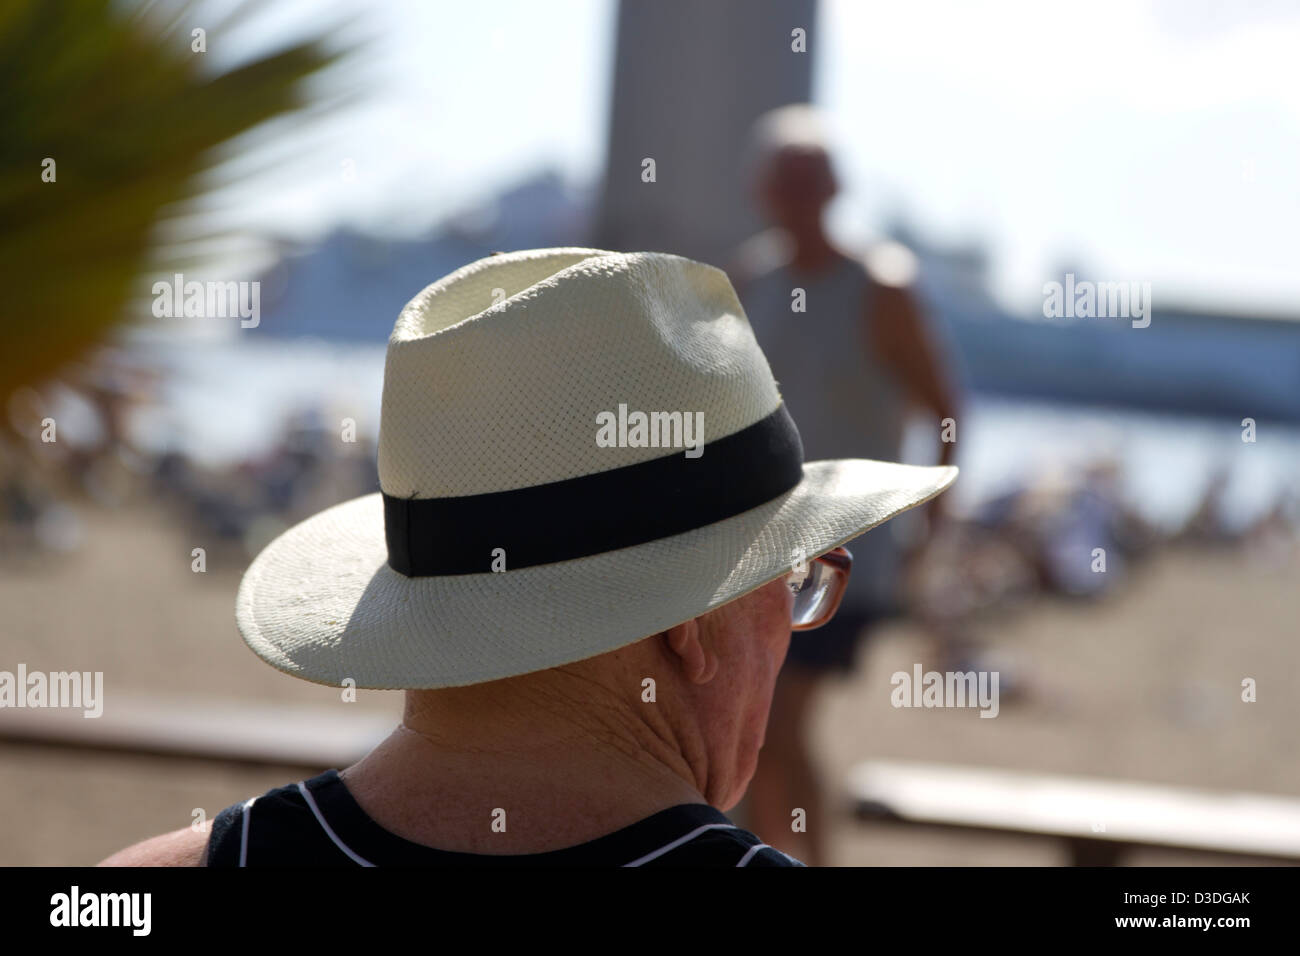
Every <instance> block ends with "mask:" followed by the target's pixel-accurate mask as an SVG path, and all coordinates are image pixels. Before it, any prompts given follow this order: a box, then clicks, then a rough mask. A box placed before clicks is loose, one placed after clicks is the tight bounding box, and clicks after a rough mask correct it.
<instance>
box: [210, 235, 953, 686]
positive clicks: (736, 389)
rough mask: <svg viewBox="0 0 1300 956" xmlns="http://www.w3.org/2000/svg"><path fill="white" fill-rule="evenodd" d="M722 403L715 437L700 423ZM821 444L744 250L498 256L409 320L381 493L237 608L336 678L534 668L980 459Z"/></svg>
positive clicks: (764, 566)
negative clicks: (813, 450) (710, 259)
mask: <svg viewBox="0 0 1300 956" xmlns="http://www.w3.org/2000/svg"><path fill="white" fill-rule="evenodd" d="M620 406H623V408H622V409H620ZM672 412H680V413H682V416H681V418H680V419H676V420H674V419H672V418H671V417H670V416H668V415H664V414H661V415H658V416H656V417H655V418H654V419H652V420H650V421H651V426H650V428H649V429H647V428H646V427H645V425H646V419H644V418H638V417H637V413H643V414H644V415H646V416H648V415H650V414H651V413H672ZM701 416H702V418H701ZM615 420H616V421H617V428H615V427H614V426H613V425H612V424H611V423H612V422H614V421H615ZM677 421H681V422H682V423H683V428H682V434H681V435H679V434H678V433H677V431H676V430H675V427H674V426H675V425H676V422H677ZM701 422H702V425H703V445H702V454H701V453H700V451H701V448H700V447H698V446H697V447H695V448H691V447H689V445H688V444H687V443H688V442H689V440H692V438H693V439H694V440H696V441H698V438H699V436H698V435H695V436H691V434H690V431H689V429H687V428H686V427H685V426H686V425H691V424H694V425H697V426H698V425H699V424H701ZM669 423H671V424H669ZM649 433H653V434H649ZM611 439H615V440H611ZM661 439H662V440H661ZM651 442H653V444H652V443H651ZM677 444H683V445H686V447H673V446H675V445H677ZM665 445H667V446H669V447H667V448H666V447H664V446H665ZM802 459H803V452H802V447H801V446H800V444H799V439H798V433H797V431H795V428H794V424H793V422H792V421H791V420H790V416H789V414H788V413H787V412H786V411H785V406H784V404H783V403H782V401H781V396H780V394H779V393H778V391H777V384H776V382H775V381H774V380H773V378H772V373H771V371H770V369H769V368H768V364H767V360H766V358H764V356H763V353H762V351H761V350H760V349H759V347H758V344H757V343H756V342H755V340H754V335H753V333H752V332H751V330H750V327H749V323H748V321H747V320H746V318H745V313H744V311H743V309H742V308H741V306H740V303H739V301H737V299H736V294H735V291H734V290H733V289H732V287H731V283H730V282H729V281H728V279H727V276H726V275H725V274H724V273H723V272H722V271H721V270H719V269H715V268H713V267H712V266H707V265H704V264H702V263H699V262H694V261H692V260H690V259H684V258H681V257H679V256H673V255H666V254H661V253H644V252H636V253H615V252H606V251H603V250H597V249H541V250H531V251H526V252H514V253H508V254H498V255H495V256H491V257H489V258H486V259H481V260H479V261H478V262H474V263H471V264H470V265H467V266H465V267H464V268H462V269H458V270H457V271H456V272H453V273H452V274H451V275H449V276H447V277H445V278H443V279H440V280H439V281H437V282H435V283H434V284H433V285H431V286H429V287H428V288H426V289H425V290H424V291H423V292H421V293H420V294H419V295H417V296H416V297H415V298H414V299H412V300H411V302H410V303H409V304H407V306H406V307H405V308H404V309H403V310H402V312H401V315H400V316H399V317H398V319H397V324H396V326H395V328H394V329H393V333H392V336H391V337H390V339H389V342H388V357H387V363H386V366H385V371H384V393H383V406H382V423H381V427H380V434H379V479H380V487H381V489H382V491H381V492H380V493H375V494H370V495H365V496H363V497H360V498H356V499H353V500H351V501H347V502H344V503H343V504H340V505H336V506H334V507H332V508H329V509H327V510H325V511H323V512H321V513H319V514H317V515H314V516H313V517H311V518H308V519H307V520H306V521H303V522H302V523H301V524H298V525H296V526H295V527H293V528H291V529H289V530H288V531H286V532H285V533H284V534H282V535H280V537H278V538H276V539H275V540H274V541H272V542H271V544H269V545H268V546H267V547H266V548H265V550H263V551H262V552H261V554H259V555H258V556H257V558H256V559H255V560H254V561H253V563H252V564H251V565H250V567H249V568H248V571H247V572H246V573H245V575H244V578H243V581H242V582H241V584H240V587H239V596H238V600H237V608H236V617H237V620H238V624H239V630H240V632H241V633H242V635H243V638H244V640H245V642H247V644H248V646H249V647H250V648H252V649H253V651H254V652H256V653H257V655H258V656H259V657H261V658H262V659H263V660H265V661H266V662H267V663H269V664H271V665H273V666H275V667H277V668H279V669H280V670H282V671H284V672H286V673H288V674H291V675H293V676H295V677H300V678H303V679H305V680H309V681H314V682H316V683H321V684H332V685H335V686H339V685H342V683H343V682H344V680H346V679H348V678H351V679H352V680H354V681H355V682H356V686H357V687H366V688H376V689H399V688H408V689H414V688H437V687H454V686H461V685H466V684H476V683H481V682H484V681H491V680H497V679H500V678H505V677H512V676H515V675H519V674H526V673H530V672H532V671H538V670H544V669H546V668H550V667H556V666H559V665H561V664H566V663H570V662H572V661H577V660H581V659H583V658H588V657H593V656H595V655H598V654H603V653H606V652H608V651H613V650H615V649H617V648H620V647H623V646H625V645H628V644H632V643H634V642H636V641H639V640H641V639H643V638H646V637H649V636H651V635H654V634H657V633H659V632H660V631H663V630H665V629H667V628H669V627H672V626H673V625H676V624H680V623H682V622H683V621H688V620H690V619H691V618H694V617H697V616H699V615H701V614H704V613H706V612H708V611H710V610H712V609H714V608H716V607H719V606H720V605H723V604H726V603H727V602H728V601H732V600H734V599H735V598H738V597H740V596H741V595H744V594H746V593H748V592H750V591H752V590H754V589H756V588H758V587H761V586H762V585H764V584H766V583H768V582H769V581H772V580H775V579H776V578H779V577H781V576H782V575H784V574H786V573H787V572H788V571H789V570H790V569H791V566H792V564H794V563H796V562H797V561H799V560H800V559H801V556H802V557H806V558H807V559H809V560H810V559H811V558H813V557H815V556H817V555H819V554H823V553H825V552H826V551H829V550H831V549H832V548H835V547H837V546H839V545H841V544H844V543H845V542H846V541H848V540H850V539H852V538H854V537H856V536H857V535H859V534H862V533H863V532H864V531H867V530H869V529H871V528H873V527H875V526H876V525H878V524H880V523H881V522H883V521H886V520H888V519H889V518H891V517H893V516H894V515H896V514H898V513H899V512H901V511H904V510H906V509H908V508H911V507H913V506H914V505H918V504H921V503H922V502H924V501H926V500H928V499H930V498H932V497H934V496H935V495H937V494H938V493H939V492H940V491H942V490H943V489H945V488H947V487H948V485H950V484H951V483H952V481H953V479H954V478H955V477H956V475H957V469H955V468H951V467H915V466H909V465H901V464H894V463H888V462H879V461H867V460H857V459H854V460H839V461H817V462H809V463H803V461H802ZM503 568H504V570H503Z"/></svg>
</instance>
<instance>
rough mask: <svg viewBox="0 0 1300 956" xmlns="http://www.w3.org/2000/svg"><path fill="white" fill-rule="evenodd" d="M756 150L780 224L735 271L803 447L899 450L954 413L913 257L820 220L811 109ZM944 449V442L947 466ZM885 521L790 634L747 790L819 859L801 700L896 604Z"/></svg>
mask: <svg viewBox="0 0 1300 956" xmlns="http://www.w3.org/2000/svg"><path fill="white" fill-rule="evenodd" d="M754 148H755V155H754V167H753V176H754V188H755V191H756V198H757V201H758V202H759V204H760V206H761V208H762V210H763V212H764V214H765V215H766V216H767V218H768V219H769V220H770V221H771V222H772V223H773V225H774V226H775V227H776V228H775V229H773V230H769V231H768V232H766V233H763V234H761V235H760V236H758V237H756V238H755V239H753V240H750V242H748V243H746V244H745V246H743V247H742V249H741V251H740V255H739V257H738V262H737V263H736V268H735V270H734V272H735V276H734V278H735V280H736V285H737V287H738V290H739V293H740V297H741V301H742V302H743V304H744V306H745V311H746V312H747V313H748V316H749V319H750V323H751V325H752V326H753V329H754V333H755V336H756V337H757V339H758V342H759V344H760V346H761V347H762V349H763V351H764V352H765V353H766V354H767V357H768V361H769V363H770V364H771V367H772V372H773V375H774V376H775V378H776V380H777V383H778V386H779V388H780V389H781V394H782V397H783V398H784V400H785V402H786V404H787V405H788V406H789V407H790V411H791V413H792V414H793V415H794V416H795V418H796V419H797V420H798V421H799V423H800V425H799V428H800V433H801V435H802V436H803V444H804V449H805V451H806V454H807V455H808V456H809V457H810V458H852V457H858V458H874V459H878V460H882V461H897V460H898V459H899V456H900V454H901V446H902V438H903V427H904V424H905V421H906V417H907V414H908V412H909V407H910V406H920V407H921V409H923V410H924V414H925V415H926V417H929V418H932V420H933V421H934V423H935V428H936V435H937V434H938V428H939V423H940V421H941V420H942V419H944V418H949V417H952V418H954V419H955V418H956V404H955V401H954V396H953V390H952V388H951V386H950V385H949V382H948V380H947V377H946V376H945V374H944V372H943V371H942V369H941V365H940V362H939V359H938V355H937V352H936V350H935V348H934V347H933V346H932V344H931V343H930V340H929V337H928V335H927V332H926V328H925V322H924V320H923V318H922V315H921V312H920V308H919V306H918V303H917V301H916V298H915V297H914V296H913V294H912V293H911V292H910V291H909V289H908V286H909V285H910V283H911V281H912V279H913V277H914V275H915V272H916V266H915V259H914V257H913V256H912V254H911V253H910V252H908V251H907V250H906V249H904V248H903V247H902V246H899V245H898V244H897V243H885V244H882V245H880V246H877V247H874V248H872V249H870V250H868V251H867V252H866V253H865V254H864V255H862V256H855V255H850V254H846V253H844V252H842V251H840V250H839V249H837V248H835V246H834V245H833V244H832V243H831V241H830V239H829V238H828V237H827V235H826V232H825V229H824V227H823V222H822V218H823V213H824V211H825V208H826V206H827V204H828V203H829V202H830V200H831V199H832V198H833V197H834V195H835V193H836V189H837V184H836V180H835V175H834V172H833V169H832V165H831V160H830V155H829V152H828V149H827V146H826V140H825V137H824V136H823V134H822V131H821V127H820V123H819V122H818V119H817V116H816V114H815V112H814V111H813V110H812V108H811V107H808V106H804V105H796V106H787V107H782V108H781V109H778V110H774V111H772V112H771V113H768V114H766V115H765V116H763V117H761V118H760V119H759V121H758V123H757V124H756V126H755V143H754ZM952 450H953V446H952V444H951V443H945V442H940V448H939V457H940V462H941V463H942V464H945V465H946V464H950V459H951V458H952ZM931 516H932V518H933V511H931ZM890 531H891V529H890V528H888V527H881V528H879V529H876V530H875V531H873V532H870V533H868V534H866V535H864V536H863V537H861V538H859V539H858V540H857V541H856V542H854V545H853V549H852V550H853V555H854V559H855V562H856V563H857V565H858V571H857V573H855V574H854V576H853V577H852V579H851V580H850V582H849V587H848V593H847V594H846V595H845V597H844V603H843V604H842V605H841V608H840V613H839V615H838V616H837V617H836V618H835V619H834V620H833V621H832V622H831V623H830V624H828V625H826V626H825V627H823V628H820V629H819V630H818V631H817V632H816V633H812V634H796V635H795V636H794V638H793V640H792V641H791V643H790V650H789V653H788V655H787V657H786V663H785V666H784V667H783V668H782V670H781V674H780V677H779V679H778V682H777V687H776V693H775V698H774V700H773V702H772V713H771V719H770V720H769V722H768V730H767V739H766V743H765V746H764V748H763V751H762V754H761V756H760V759H759V765H758V771H757V773H756V774H755V775H754V779H753V783H752V785H751V787H750V791H749V793H750V799H749V802H750V813H751V815H752V820H751V821H750V825H751V827H752V829H754V830H755V831H756V832H758V833H759V834H761V835H762V837H763V839H765V840H769V841H771V843H772V844H773V845H774V846H778V847H781V848H783V849H785V850H786V851H788V852H792V853H793V852H795V851H797V855H798V856H799V857H800V858H801V859H803V860H805V861H807V862H808V863H809V864H811V865H814V866H815V865H818V864H820V863H822V862H824V858H823V856H824V850H825V847H824V834H825V826H826V817H825V816H824V814H823V812H822V808H823V801H822V794H821V788H820V785H819V782H818V780H817V778H816V776H815V774H814V771H813V767H812V763H811V760H810V758H809V752H808V746H807V735H808V726H807V725H808V721H807V717H808V713H809V705H810V703H811V701H812V699H813V695H814V692H815V690H816V688H817V686H818V684H819V679H820V678H821V677H823V676H825V675H829V674H836V673H846V672H848V671H849V670H850V669H851V668H852V666H853V656H854V651H855V648H856V644H857V640H858V638H859V636H860V635H861V634H862V633H863V631H865V630H867V629H869V628H870V627H871V626H872V625H873V624H874V623H876V622H877V621H879V620H880V619H881V618H883V617H886V616H888V615H889V614H890V613H891V612H892V611H893V610H894V609H895V608H896V607H897V605H898V603H899V602H898V590H899V587H900V584H901V580H900V578H901V574H900V569H901V565H902V555H901V553H900V550H899V548H898V546H897V545H896V544H895V541H894V537H893V535H892V534H891V533H890ZM796 808H802V809H803V810H804V811H806V815H807V816H806V819H807V827H808V830H807V832H806V833H802V834H801V833H793V832H792V831H791V822H792V820H793V819H794V817H793V816H792V813H793V811H794V810H795V809H796Z"/></svg>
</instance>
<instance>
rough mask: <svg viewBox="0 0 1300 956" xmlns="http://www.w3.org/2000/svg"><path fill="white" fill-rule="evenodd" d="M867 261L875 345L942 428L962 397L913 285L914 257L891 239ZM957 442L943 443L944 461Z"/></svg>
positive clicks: (912, 396)
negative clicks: (932, 336)
mask: <svg viewBox="0 0 1300 956" xmlns="http://www.w3.org/2000/svg"><path fill="white" fill-rule="evenodd" d="M866 265H867V271H868V273H869V274H870V276H871V280H872V289H871V296H870V299H869V305H868V308H869V309H870V310H871V312H870V314H869V315H867V316H866V317H865V320H866V322H867V327H868V335H869V338H870V342H871V345H872V348H873V349H874V350H875V353H876V355H877V357H878V358H879V359H880V362H881V363H882V364H883V365H884V366H885V367H886V368H888V369H889V370H890V372H892V373H893V374H894V376H895V378H896V379H897V380H898V383H899V385H901V386H902V388H903V391H904V393H905V394H906V396H907V398H908V400H909V401H910V402H912V403H913V404H916V405H920V406H921V407H922V408H924V409H925V410H926V411H927V412H929V413H930V414H931V415H933V416H934V423H935V427H936V428H940V429H941V428H942V425H941V424H940V423H941V422H942V421H943V419H945V418H951V419H953V420H954V421H955V420H956V418H957V398H956V394H955V391H954V389H953V388H952V385H951V383H950V380H949V377H948V374H947V372H946V371H945V369H944V367H943V363H942V361H940V358H939V351H938V349H937V348H936V347H935V345H934V342H933V341H932V339H931V337H930V334H929V331H928V329H927V328H926V323H925V317H924V316H923V315H922V314H921V307H920V305H919V303H918V302H917V298H916V296H915V294H914V293H913V292H912V291H911V288H910V286H911V283H912V281H913V279H914V278H915V275H916V261H915V258H914V257H913V256H912V254H911V253H910V252H908V251H907V250H906V249H904V248H902V247H901V246H899V245H897V244H896V243H887V244H885V245H884V246H882V247H878V248H877V249H876V250H874V251H873V252H872V253H871V254H869V255H868V256H867V257H866ZM953 448H954V443H953V442H943V441H941V442H940V443H939V462H940V464H944V465H947V464H951V463H952V457H953Z"/></svg>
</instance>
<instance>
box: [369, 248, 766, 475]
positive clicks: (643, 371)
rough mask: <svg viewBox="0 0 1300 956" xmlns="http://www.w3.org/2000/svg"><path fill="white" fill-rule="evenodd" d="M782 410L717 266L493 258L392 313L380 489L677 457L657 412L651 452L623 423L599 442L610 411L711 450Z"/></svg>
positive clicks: (622, 258)
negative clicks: (677, 420)
mask: <svg viewBox="0 0 1300 956" xmlns="http://www.w3.org/2000/svg"><path fill="white" fill-rule="evenodd" d="M780 401H781V399H780V395H779V393H778V391H777V387H776V383H775V381H774V380H773V378H772V373H771V370H770V368H769V367H768V364H767V360H766V358H765V357H764V356H763V353H762V351H761V350H760V349H759V347H758V344H757V342H756V341H755V339H754V335H753V332H752V331H751V330H750V327H749V323H748V321H747V319H746V318H745V313H744V310H743V309H742V308H741V305H740V302H739V301H738V300H737V298H736V294H735V290H734V289H733V288H732V286H731V283H730V281H729V280H728V279H727V276H726V274H725V273H723V272H722V271H721V270H720V269H716V268H714V267H712V266H708V265H704V264H703V263H699V262H695V261H693V260H690V259H685V258H682V257H680V256H674V255H668V254H665V253H645V252H637V253H615V252H607V251H604V250H597V249H576V248H568V249H546V250H534V251H527V252H517V253H509V254H502V255H496V256H492V257H489V258H486V259H481V260H479V261H478V262H474V263H471V264H470V265H468V266H465V267H464V268H462V269H459V270H457V271H456V272H454V273H452V274H451V275H449V276H447V277H446V278H444V279H441V280H439V281H438V282H435V283H434V284H432V285H430V286H428V287H427V288H426V289H424V290H423V291H422V292H421V293H420V294H419V295H417V296H416V297H415V298H414V299H412V300H411V302H410V303H409V304H408V305H407V306H406V307H405V308H404V309H403V310H402V312H401V315H400V316H399V318H398V320H397V324H396V326H395V328H394V329H393V334H392V336H391V337H390V339H389V343H388V356H387V362H386V366H385V372H384V394H383V408H382V422H381V426H380V437H379V478H380V485H381V487H382V489H383V491H384V492H385V493H386V494H387V495H390V496H394V497H398V498H441V497H456V496H464V495H477V494H485V493H489V492H497V491H507V490H511V489H516V488H525V487H531V486H534V485H541V484H547V483H550V482H556V481H563V480H566V479H570V478H576V477H579V476H582V475H590V474H595V473H598V472H602V471H607V470H610V469H615V468H622V467H626V466H628V465H634V464H638V463H640V462H644V461H648V460H650V459H654V458H659V457H662V456H665V455H670V454H673V453H674V451H676V452H678V453H681V452H682V451H683V448H682V447H678V446H675V445H670V446H669V447H664V445H663V444H661V443H660V442H659V440H658V439H659V437H660V434H662V435H663V436H664V438H665V443H666V441H667V436H668V434H669V429H668V427H667V425H666V422H667V419H666V418H661V419H660V422H661V423H664V428H663V431H662V433H660V432H659V431H658V430H657V429H651V432H652V434H651V435H649V436H647V437H648V438H649V441H653V444H650V443H649V441H647V442H646V443H645V444H642V443H640V442H638V438H639V437H641V436H638V435H637V434H636V433H635V431H633V432H632V433H631V434H628V433H627V432H626V431H625V430H619V431H620V432H621V433H620V434H618V436H617V437H618V439H622V440H621V441H619V440H616V441H615V442H614V443H613V444H611V443H610V442H609V441H608V438H609V437H610V434H609V432H608V431H606V432H605V433H604V438H603V439H602V440H600V441H598V434H599V433H600V430H601V423H602V422H605V423H608V422H609V417H608V416H613V417H614V418H616V419H617V418H619V416H620V412H621V413H622V421H623V422H626V421H627V417H628V416H631V415H632V414H633V413H635V412H640V413H644V414H645V415H647V416H649V415H651V414H653V413H660V414H661V415H663V413H669V414H671V413H680V414H681V416H682V418H683V420H684V419H685V417H686V416H687V415H690V416H692V418H691V421H690V422H689V423H686V422H684V425H685V428H686V429H688V431H686V432H685V434H684V435H683V436H682V437H685V438H689V439H693V440H696V441H698V440H700V439H701V438H702V441H703V445H704V448H705V454H707V447H708V443H709V442H710V441H716V440H718V439H721V438H724V437H726V436H727V435H731V434H733V433H735V432H738V431H740V430H742V429H744V428H747V427H749V426H751V425H753V424H755V423H756V422H758V421H759V420H760V419H763V418H764V417H766V416H768V415H769V414H771V413H772V412H773V410H774V409H776V408H777V407H778V405H779V404H780ZM620 406H622V409H620ZM602 413H604V415H605V416H606V417H602ZM697 425H698V426H702V436H701V435H698V434H696V431H695V428H694V427H693V426H697ZM643 434H644V433H643ZM673 435H674V436H678V435H682V433H681V432H673Z"/></svg>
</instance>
